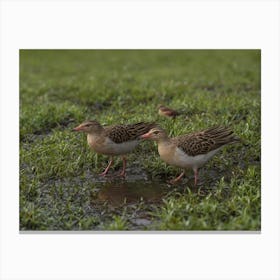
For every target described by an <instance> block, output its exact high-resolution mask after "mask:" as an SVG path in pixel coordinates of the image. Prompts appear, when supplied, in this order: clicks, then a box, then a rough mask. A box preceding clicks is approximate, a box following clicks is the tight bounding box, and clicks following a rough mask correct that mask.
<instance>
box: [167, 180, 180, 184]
mask: <svg viewBox="0 0 280 280" xmlns="http://www.w3.org/2000/svg"><path fill="white" fill-rule="evenodd" d="M167 183H169V184H171V185H175V184H177V183H178V180H175V179H172V180H169V181H167Z"/></svg>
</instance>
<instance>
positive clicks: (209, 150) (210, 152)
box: [141, 126, 240, 185]
mask: <svg viewBox="0 0 280 280" xmlns="http://www.w3.org/2000/svg"><path fill="white" fill-rule="evenodd" d="M141 138H142V139H151V140H154V141H156V142H157V144H158V153H159V155H160V158H161V159H162V160H163V161H165V162H166V163H168V164H170V165H174V166H178V167H180V168H182V169H184V171H183V172H182V173H181V174H180V175H179V176H178V177H177V178H175V179H173V180H172V181H171V182H172V183H175V182H177V181H179V180H180V179H181V178H182V177H183V175H184V174H185V169H186V168H192V169H193V171H194V184H195V185H196V184H197V179H198V169H199V168H200V167H202V166H203V165H204V164H205V163H206V162H207V161H208V160H210V159H211V158H212V157H213V156H214V155H215V154H216V153H217V152H218V151H219V150H220V149H221V148H222V147H223V146H225V145H227V144H233V143H237V142H240V139H239V138H238V137H237V136H234V135H233V132H232V131H231V130H230V129H229V128H225V127H220V126H216V127H212V128H208V129H206V130H202V131H199V132H194V133H191V134H187V135H182V136H178V137H175V138H169V137H168V135H167V134H166V132H165V131H164V130H163V129H162V128H160V127H154V128H152V129H151V130H150V131H149V132H148V133H146V134H144V135H142V136H141Z"/></svg>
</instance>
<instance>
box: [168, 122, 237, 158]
mask: <svg viewBox="0 0 280 280" xmlns="http://www.w3.org/2000/svg"><path fill="white" fill-rule="evenodd" d="M172 141H173V142H174V143H175V144H176V146H177V147H178V148H180V149H181V150H182V151H184V153H186V154H187V155H189V156H197V155H202V154H207V153H209V152H211V151H213V150H216V149H218V148H220V147H221V146H224V145H226V144H231V143H236V142H239V141H240V139H239V138H238V137H236V136H235V135H233V131H232V130H231V129H229V128H226V127H221V126H215V127H212V128H208V129H206V130H202V131H199V132H195V133H191V134H188V135H183V136H178V137H175V138H173V139H172Z"/></svg>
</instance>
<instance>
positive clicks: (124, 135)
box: [105, 122, 155, 143]
mask: <svg viewBox="0 0 280 280" xmlns="http://www.w3.org/2000/svg"><path fill="white" fill-rule="evenodd" d="M154 126H155V123H145V122H139V123H135V124H128V125H115V126H111V127H107V128H105V136H107V137H109V138H110V139H111V140H112V141H113V142H115V143H124V142H128V141H133V140H137V139H138V138H139V136H141V135H143V134H145V133H147V132H148V131H149V130H150V129H151V128H153V127H154Z"/></svg>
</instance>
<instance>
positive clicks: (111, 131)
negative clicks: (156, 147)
mask: <svg viewBox="0 0 280 280" xmlns="http://www.w3.org/2000/svg"><path fill="white" fill-rule="evenodd" d="M154 126H155V123H149V122H139V123H134V124H126V125H122V124H121V125H113V126H102V125H101V124H100V123H99V122H98V121H96V120H88V121H84V122H83V123H81V124H80V125H78V126H77V127H75V128H73V131H78V132H85V133H86V134H87V143H88V145H89V147H90V148H91V149H92V150H94V151H95V152H96V153H98V154H103V155H109V156H110V161H109V164H108V166H107V167H106V168H105V170H104V171H103V172H102V173H101V174H99V175H101V176H106V174H107V173H108V171H109V169H110V167H111V165H112V164H113V157H114V156H121V157H122V160H123V168H122V171H121V173H120V174H119V176H123V177H125V176H126V157H125V156H126V155H127V154H128V153H130V152H132V151H133V150H134V148H135V147H136V146H137V145H138V144H139V143H140V141H141V139H139V137H140V136H141V135H143V134H145V133H147V132H148V131H149V130H150V129H151V128H152V127H154Z"/></svg>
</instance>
